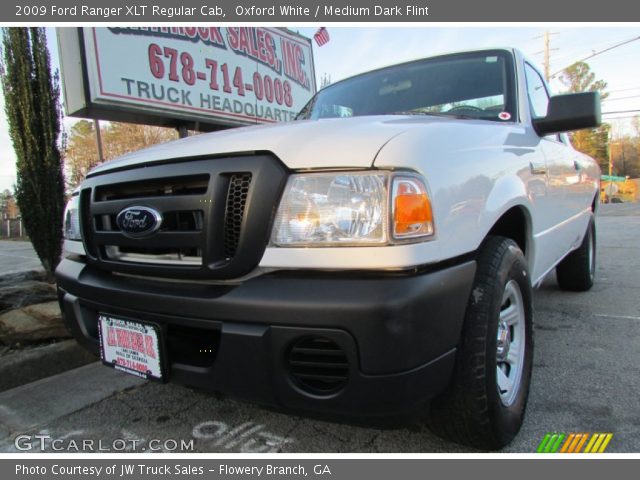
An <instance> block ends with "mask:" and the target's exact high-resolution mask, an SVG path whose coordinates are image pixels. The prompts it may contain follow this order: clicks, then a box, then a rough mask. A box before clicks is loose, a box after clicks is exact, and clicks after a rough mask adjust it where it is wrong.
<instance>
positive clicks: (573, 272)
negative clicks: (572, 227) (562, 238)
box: [556, 217, 596, 292]
mask: <svg viewBox="0 0 640 480" xmlns="http://www.w3.org/2000/svg"><path fill="white" fill-rule="evenodd" d="M556 276H557V277H558V285H559V286H560V288H561V289H562V290H569V291H573V292H585V291H587V290H589V289H590V288H591V287H592V286H593V282H594V279H595V276H596V224H595V222H594V220H593V217H591V219H590V220H589V225H588V226H587V231H586V232H585V234H584V239H583V240H582V243H581V244H580V246H579V247H578V249H577V250H574V251H573V252H571V253H570V254H569V255H567V256H566V257H565V258H564V259H563V260H562V261H561V262H560V263H559V264H558V266H557V267H556Z"/></svg>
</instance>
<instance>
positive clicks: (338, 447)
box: [0, 204, 640, 453]
mask: <svg viewBox="0 0 640 480" xmlns="http://www.w3.org/2000/svg"><path fill="white" fill-rule="evenodd" d="M597 225H598V270H597V279H596V284H595V286H594V287H593V289H592V290H591V291H590V292H587V293H567V292H561V291H559V290H558V289H557V287H556V281H555V278H554V276H553V275H550V276H549V277H548V278H547V279H546V280H545V282H544V284H543V285H542V286H541V288H540V289H539V290H538V291H537V292H536V294H535V342H536V350H535V360H534V373H533V380H532V385H531V394H530V399H529V406H528V410H527V416H526V420H525V423H524V427H523V429H522V431H521V432H520V434H519V435H518V437H517V438H516V439H515V441H514V442H513V443H512V444H511V445H510V446H509V447H508V448H506V449H505V451H508V452H525V453H528V452H534V451H535V449H536V447H537V445H538V444H539V443H540V441H541V439H542V438H543V436H544V435H545V434H546V433H547V432H590V433H593V432H611V433H613V439H612V440H611V443H610V444H609V447H608V449H607V452H640V408H639V401H638V399H639V398H640V348H639V346H640V301H639V299H640V282H639V280H640V241H639V239H640V205H638V204H622V205H604V206H602V208H601V212H600V215H599V217H598V221H597ZM2 247H3V248H4V245H3V246H2ZM0 255H1V257H2V261H5V259H4V258H5V255H4V254H0ZM2 270H3V271H4V267H2ZM20 434H29V435H34V434H39V435H41V436H44V437H45V439H46V440H45V443H46V442H49V443H47V447H46V448H47V449H49V450H50V449H51V445H52V444H51V440H54V439H61V441H60V442H58V443H57V445H58V446H68V445H71V444H74V445H77V444H79V443H80V442H81V441H82V440H87V439H88V440H93V441H94V442H95V443H94V444H93V445H94V449H97V446H98V445H101V446H102V447H103V448H102V449H103V450H111V451H113V450H119V449H121V448H120V447H122V448H124V449H127V450H133V449H135V450H136V451H143V450H145V451H146V450H156V449H164V450H171V451H180V450H181V448H180V441H181V440H182V441H184V442H185V444H186V445H187V446H188V447H189V448H191V447H193V450H194V451H199V452H224V453H228V452H241V451H242V452H249V451H256V452H270V451H279V452H465V451H472V450H469V449H466V448H464V447H461V446H459V445H456V444H452V443H449V442H445V441H443V440H441V439H439V438H438V437H436V436H434V435H433V434H431V433H430V432H429V430H428V429H427V427H426V426H425V425H424V424H422V423H419V422H418V423H416V424H415V425H413V426H411V427H408V428H407V427H403V428H388V429H380V428H372V427H366V426H353V425H347V424H337V423H332V422H327V421H322V420H317V419H309V418H302V417H298V416H295V415H288V414H283V413H278V412H273V411H270V410H267V409H264V408H261V407H258V406H254V405H249V404H245V403H242V402H237V401H234V400H231V399H226V398H222V397H219V396H216V395H213V394H208V393H202V392H198V391H194V390H191V389H189V388H185V387H180V386H176V385H159V384H156V383H145V382H141V381H139V380H137V379H135V378H134V377H130V376H126V375H124V374H121V373H118V372H115V371H112V370H109V369H107V368H106V367H102V366H99V365H97V364H92V365H89V366H86V367H82V368H81V369H78V370H75V371H70V372H67V373H65V374H62V375H61V376H59V377H52V378H49V379H45V380H41V381H39V382H37V383H35V384H31V385H25V386H23V387H19V388H17V389H14V390H10V391H7V392H4V393H0V451H4V452H7V451H15V450H16V446H15V440H14V439H15V437H16V436H17V435H20ZM29 438H32V437H29ZM47 439H48V440H47ZM72 440H76V443H73V442H72ZM119 440H123V442H119ZM134 441H135V442H134ZM174 442H175V443H174ZM21 445H22V447H25V445H28V440H24V443H23V444H21ZM65 448H66V447H65ZM38 449H39V444H38ZM71 450H72V451H73V448H71Z"/></svg>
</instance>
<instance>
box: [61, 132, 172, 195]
mask: <svg viewBox="0 0 640 480" xmlns="http://www.w3.org/2000/svg"><path fill="white" fill-rule="evenodd" d="M100 133H101V134H102V144H103V145H102V147H103V152H104V153H103V154H104V160H112V159H114V158H117V157H120V156H122V155H124V154H126V153H129V152H135V151H137V150H140V149H142V148H146V147H150V146H152V145H155V144H158V143H164V142H168V141H169V140H175V139H176V138H177V133H176V131H175V130H173V129H170V128H161V127H153V126H150V125H136V124H130V123H119V122H112V123H110V124H108V125H107V126H106V127H101V128H100ZM99 161H100V160H99V158H98V146H97V143H96V132H95V127H94V123H93V122H89V121H87V120H80V121H79V122H76V123H75V124H74V125H73V126H72V127H71V131H70V135H69V143H68V147H67V151H66V155H65V163H66V167H67V172H68V179H69V187H70V188H72V189H73V188H75V187H76V186H78V185H79V184H80V182H82V180H84V178H85V177H86V175H87V173H88V172H89V170H91V169H92V168H93V167H94V166H96V165H97V164H98V163H99Z"/></svg>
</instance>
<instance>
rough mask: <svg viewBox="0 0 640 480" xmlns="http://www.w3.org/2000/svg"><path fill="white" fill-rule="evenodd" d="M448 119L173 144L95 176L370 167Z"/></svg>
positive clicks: (361, 122)
mask: <svg viewBox="0 0 640 480" xmlns="http://www.w3.org/2000/svg"><path fill="white" fill-rule="evenodd" d="M450 121H452V120H451V119H447V118H442V117H424V116H420V117H416V116H398V115H387V116H375V117H352V118H334V119H323V120H304V121H295V122H287V123H279V124H274V125H259V126H252V127H242V128H234V129H230V130H223V131H218V132H213V133H207V134H202V135H196V136H193V137H189V138H185V139H181V140H176V141H174V142H168V143H165V144H161V145H155V146H153V147H150V148H147V149H144V150H140V151H137V152H134V153H131V154H128V155H125V156H123V157H120V158H118V159H116V160H113V161H110V162H106V163H104V164H102V165H100V166H98V167H96V168H95V169H94V170H92V171H91V173H90V174H89V176H93V175H99V174H101V173H106V172H108V171H111V170H115V169H126V168H130V167H135V166H139V165H145V164H153V163H155V162H160V161H166V160H168V159H180V158H189V157H202V156H218V155H225V154H237V153H250V152H255V151H270V152H272V153H273V154H274V155H276V156H277V157H278V158H279V159H280V160H281V161H282V162H283V163H284V164H285V165H286V166H287V167H289V168H291V169H308V168H332V167H339V168H345V167H355V168H367V167H370V166H371V165H372V164H373V162H374V160H375V157H376V155H377V153H378V152H379V151H380V149H381V148H382V147H383V146H384V144H385V143H387V142H388V141H389V140H390V139H391V138H393V137H395V136H396V135H399V134H401V133H403V132H405V131H407V130H409V129H412V128H417V127H419V126H424V125H425V124H426V123H432V122H450Z"/></svg>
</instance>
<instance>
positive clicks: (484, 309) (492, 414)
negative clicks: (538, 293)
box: [429, 236, 533, 450]
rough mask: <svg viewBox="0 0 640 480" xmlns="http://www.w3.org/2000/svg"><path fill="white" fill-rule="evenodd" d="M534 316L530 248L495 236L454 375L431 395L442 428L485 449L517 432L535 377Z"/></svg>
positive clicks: (481, 268)
mask: <svg viewBox="0 0 640 480" xmlns="http://www.w3.org/2000/svg"><path fill="white" fill-rule="evenodd" d="M532 317H533V312H532V293H531V280H530V277H529V273H528V269H527V263H526V260H525V258H524V255H523V254H522V251H521V250H520V248H519V247H518V245H517V244H516V243H515V242H514V241H513V240H511V239H508V238H505V237H498V236H495V237H488V238H487V240H485V242H484V243H483V245H482V246H481V248H480V250H479V252H478V258H477V270H476V275H475V279H474V284H473V288H472V290H471V295H470V297H469V300H468V303H467V310H466V314H465V320H464V326H463V331H462V334H461V338H460V343H459V345H458V352H457V357H456V366H455V370H454V374H453V377H452V380H451V383H450V385H449V388H448V389H447V391H445V392H444V393H443V394H442V395H441V396H439V397H438V398H436V399H434V400H433V401H432V403H431V408H430V414H429V423H430V426H431V429H432V430H433V431H434V433H436V434H438V435H440V436H442V437H444V438H447V439H449V440H453V441H455V442H458V443H461V444H465V445H469V446H473V447H477V448H481V449H485V450H487V449H488V450H492V449H498V448H501V447H503V446H505V445H507V444H508V443H509V442H510V441H511V440H512V439H513V437H515V435H516V434H517V433H518V431H519V429H520V426H521V425H522V421H523V419H524V413H525V408H526V404H527V397H528V394H529V384H530V380H531V367H532V361H533V338H532V330H533V328H532V323H533V318H532Z"/></svg>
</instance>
